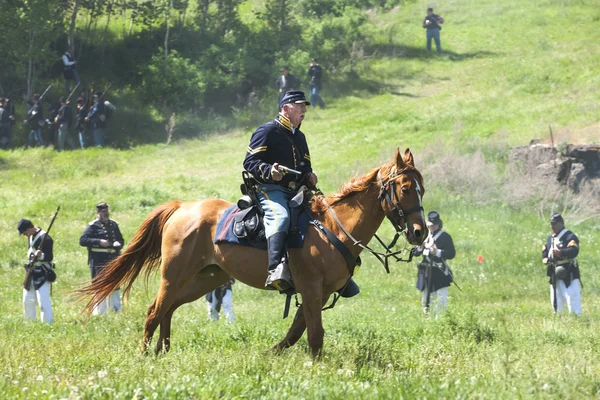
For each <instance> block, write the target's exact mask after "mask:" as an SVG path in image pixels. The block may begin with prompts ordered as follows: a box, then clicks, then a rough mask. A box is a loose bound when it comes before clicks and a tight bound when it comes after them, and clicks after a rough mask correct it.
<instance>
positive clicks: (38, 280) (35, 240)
mask: <svg viewBox="0 0 600 400" xmlns="http://www.w3.org/2000/svg"><path fill="white" fill-rule="evenodd" d="M44 236H47V238H46V239H45V240H44V246H43V247H42V248H41V249H40V245H41V244H42V239H43V238H44ZM27 242H28V247H29V249H28V251H27V256H28V258H29V260H31V259H32V258H33V253H35V251H36V250H38V249H39V250H42V255H41V256H40V257H39V258H38V259H37V261H36V262H35V264H34V265H33V271H32V272H31V282H32V283H33V288H34V289H35V290H38V289H39V288H40V287H42V285H43V284H44V283H45V282H46V281H48V282H53V281H54V279H56V275H54V279H50V277H49V274H54V272H52V271H48V270H49V269H50V270H51V269H52V267H53V265H52V263H51V261H52V260H53V259H54V253H53V249H54V241H53V240H52V238H51V237H50V235H48V234H47V233H46V232H44V231H43V230H41V229H40V230H39V231H37V232H36V233H35V234H34V235H32V236H30V237H29V240H28V241H27ZM28 264H29V262H28V263H27V264H25V267H27V265H28Z"/></svg>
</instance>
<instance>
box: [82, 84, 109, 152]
mask: <svg viewBox="0 0 600 400" xmlns="http://www.w3.org/2000/svg"><path fill="white" fill-rule="evenodd" d="M92 97H93V98H94V104H93V105H92V107H91V108H90V112H89V114H88V116H87V117H86V118H85V120H86V121H89V122H90V123H91V124H92V139H93V140H94V146H99V147H104V129H105V128H106V113H105V111H104V99H103V98H102V92H96V94H94V96H92Z"/></svg>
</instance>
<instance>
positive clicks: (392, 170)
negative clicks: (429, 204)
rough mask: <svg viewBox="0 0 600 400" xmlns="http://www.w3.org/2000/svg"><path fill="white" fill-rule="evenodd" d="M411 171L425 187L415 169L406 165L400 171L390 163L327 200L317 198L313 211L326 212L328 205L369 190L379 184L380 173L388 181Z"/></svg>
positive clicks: (355, 181) (349, 183)
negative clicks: (388, 178) (391, 176)
mask: <svg viewBox="0 0 600 400" xmlns="http://www.w3.org/2000/svg"><path fill="white" fill-rule="evenodd" d="M409 169H411V170H414V171H415V172H416V173H417V179H418V180H419V184H421V186H423V177H422V176H421V173H420V172H419V171H417V170H416V169H415V168H414V167H410V166H408V165H405V166H404V167H403V168H400V169H398V168H397V167H396V164H395V163H394V162H390V163H387V164H383V165H381V166H379V167H377V168H374V169H372V170H371V171H369V172H367V173H366V174H365V175H363V176H355V177H354V178H352V179H350V180H349V181H348V182H346V183H344V184H343V185H342V187H341V189H340V191H339V192H338V193H335V194H332V195H329V196H327V197H325V198H323V197H319V196H315V197H314V198H313V201H312V204H311V211H312V212H313V213H321V212H324V211H325V210H326V209H327V205H330V206H331V205H333V204H335V203H338V202H340V201H342V200H343V199H345V198H347V197H350V196H352V195H353V194H355V193H361V192H364V191H366V190H368V189H369V188H370V187H372V185H373V184H377V174H378V173H379V172H381V177H382V179H383V180H384V181H386V177H389V176H390V175H393V174H399V173H401V172H403V171H406V170H409Z"/></svg>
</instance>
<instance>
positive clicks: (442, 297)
mask: <svg viewBox="0 0 600 400" xmlns="http://www.w3.org/2000/svg"><path fill="white" fill-rule="evenodd" d="M443 226H444V223H443V222H442V219H441V218H440V214H438V213H437V212H436V211H431V212H429V213H428V214H427V228H428V229H429V236H428V237H427V239H425V242H423V244H422V245H421V246H419V247H417V248H416V249H415V253H414V254H415V255H416V256H420V255H423V260H422V261H421V262H420V263H419V271H418V274H417V285H416V287H417V289H419V290H420V291H421V292H422V305H423V311H424V312H425V313H428V312H429V310H430V308H431V307H430V306H431V304H435V307H434V308H433V310H434V315H435V316H436V317H437V315H438V314H439V313H440V312H441V311H443V310H444V308H445V307H446V305H447V302H448V286H450V284H451V283H452V281H453V276H452V271H451V270H450V267H448V264H447V263H446V260H451V259H453V258H454V256H455V255H456V250H455V249H454V242H453V241H452V237H451V236H450V235H449V234H448V233H447V232H445V231H443V230H442V227H443Z"/></svg>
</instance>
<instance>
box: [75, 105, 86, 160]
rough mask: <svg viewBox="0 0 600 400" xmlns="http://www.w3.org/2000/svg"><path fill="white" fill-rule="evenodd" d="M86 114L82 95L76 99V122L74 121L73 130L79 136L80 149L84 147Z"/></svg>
mask: <svg viewBox="0 0 600 400" xmlns="http://www.w3.org/2000/svg"><path fill="white" fill-rule="evenodd" d="M87 114H88V106H87V104H86V101H85V99H84V98H83V97H79V98H78V99H77V122H76V123H75V130H77V136H78V137H79V145H80V146H81V150H83V149H85V144H86V140H85V129H86V123H85V117H86V116H87Z"/></svg>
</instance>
